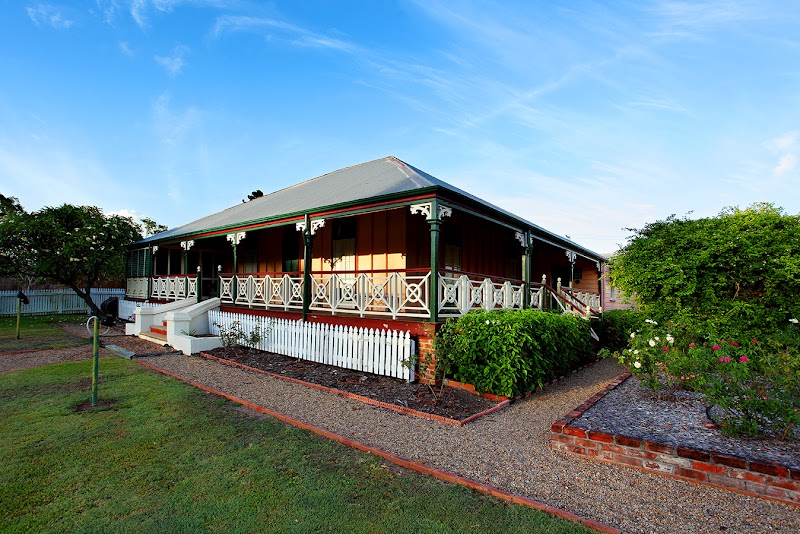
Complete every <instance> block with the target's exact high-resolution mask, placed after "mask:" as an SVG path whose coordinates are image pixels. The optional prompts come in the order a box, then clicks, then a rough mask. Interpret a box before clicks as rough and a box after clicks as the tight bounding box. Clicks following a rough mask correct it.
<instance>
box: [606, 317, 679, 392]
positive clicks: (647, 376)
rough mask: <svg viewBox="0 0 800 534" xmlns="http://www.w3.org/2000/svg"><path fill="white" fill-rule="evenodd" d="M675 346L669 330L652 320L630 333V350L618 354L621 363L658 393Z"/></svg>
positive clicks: (646, 321)
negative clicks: (669, 354) (670, 353)
mask: <svg viewBox="0 0 800 534" xmlns="http://www.w3.org/2000/svg"><path fill="white" fill-rule="evenodd" d="M674 344H675V338H674V337H673V336H672V334H671V333H669V331H668V330H666V329H664V328H659V326H658V323H657V322H656V321H654V320H652V319H645V321H644V326H642V328H641V329H639V330H636V331H634V332H631V333H630V342H629V346H628V349H627V350H624V351H623V352H621V353H618V354H619V356H618V358H619V362H620V363H621V364H623V365H625V366H627V367H628V369H629V370H630V372H631V374H632V375H634V376H636V377H637V378H638V379H640V380H642V381H643V382H644V383H645V384H646V385H647V387H649V388H650V389H651V390H653V391H658V390H659V389H661V388H662V387H663V386H664V380H665V379H666V378H667V376H666V374H665V372H664V363H665V361H667V360H668V359H669V357H668V355H667V353H669V352H670V351H672V350H673V348H674Z"/></svg>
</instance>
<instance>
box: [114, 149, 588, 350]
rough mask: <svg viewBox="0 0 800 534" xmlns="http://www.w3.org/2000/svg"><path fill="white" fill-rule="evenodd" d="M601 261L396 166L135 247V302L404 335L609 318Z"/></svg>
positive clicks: (340, 173)
mask: <svg viewBox="0 0 800 534" xmlns="http://www.w3.org/2000/svg"><path fill="white" fill-rule="evenodd" d="M603 261H604V258H603V256H602V255H600V254H597V253H595V252H592V251H590V250H588V249H586V248H584V247H582V246H580V245H578V244H577V243H574V242H573V241H571V240H569V239H566V238H564V237H562V236H559V235H557V234H554V233H552V232H550V231H548V230H545V229H544V228H541V227H539V226H537V225H535V224H533V223H531V222H529V221H526V220H525V219H522V218H520V217H518V216H516V215H513V214H511V213H509V212H507V211H505V210H503V209H502V208H499V207H497V206H494V205H492V204H490V203H488V202H485V201H483V200H481V199H479V198H477V197H475V196H473V195H471V194H469V193H467V192H465V191H462V190H460V189H458V188H456V187H453V186H452V185H450V184H448V183H446V182H443V181H441V180H439V179H437V178H434V177H433V176H431V175H429V174H427V173H426V172H424V171H422V170H419V169H417V168H415V167H413V166H411V165H409V164H407V163H405V162H403V161H401V160H399V159H397V158H395V157H391V156H390V157H385V158H380V159H376V160H373V161H369V162H366V163H361V164H359V165H354V166H352V167H347V168H344V169H340V170H337V171H334V172H331V173H328V174H325V175H322V176H319V177H316V178H313V179H311V180H308V181H305V182H302V183H299V184H296V185H293V186H291V187H287V188H285V189H281V190H279V191H276V192H274V193H271V194H268V195H264V196H261V197H258V198H254V199H252V200H250V201H249V202H243V203H242V204H238V205H236V206H233V207H231V208H229V209H226V210H224V211H221V212H219V213H215V214H212V215H209V216H207V217H204V218H202V219H199V220H197V221H194V222H191V223H188V224H185V225H183V226H180V227H178V228H173V229H171V230H168V231H166V232H163V233H160V234H157V235H154V236H151V237H148V238H146V239H144V240H142V241H139V242H137V243H134V244H133V245H132V246H131V249H130V256H129V262H128V285H127V298H128V299H131V300H151V301H158V302H170V301H177V300H180V299H186V298H193V297H197V299H198V300H199V301H203V300H204V299H209V298H212V297H213V298H219V303H220V306H221V308H222V310H227V311H239V312H245V313H248V314H256V315H269V316H271V317H284V318H298V319H300V318H302V319H303V320H304V321H313V322H325V323H335V324H347V325H357V326H367V327H378V328H386V327H387V326H388V327H391V328H398V329H402V330H408V331H410V332H411V335H412V336H415V337H416V338H417V340H418V343H419V347H420V351H421V352H425V351H431V350H432V348H431V341H432V336H433V335H434V333H435V330H436V326H437V325H438V324H441V322H442V321H444V320H445V319H447V318H449V317H456V316H459V315H462V314H464V313H467V312H468V311H470V310H473V309H486V310H490V309H521V308H527V307H535V308H547V307H558V308H560V309H564V310H571V311H575V312H576V313H580V314H582V315H587V316H589V315H596V314H597V313H598V311H599V310H601V308H602V304H603V303H602V298H601V279H600V272H601V269H602V263H603Z"/></svg>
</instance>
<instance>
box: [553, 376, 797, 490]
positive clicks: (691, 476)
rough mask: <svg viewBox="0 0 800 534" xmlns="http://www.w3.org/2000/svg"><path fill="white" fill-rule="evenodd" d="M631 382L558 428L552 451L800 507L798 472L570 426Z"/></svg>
mask: <svg viewBox="0 0 800 534" xmlns="http://www.w3.org/2000/svg"><path fill="white" fill-rule="evenodd" d="M629 376H630V375H629V374H628V373H625V374H623V375H620V376H619V377H618V378H617V379H616V380H614V381H613V382H612V383H611V384H609V385H608V386H606V387H605V388H604V389H603V390H602V391H600V392H599V393H597V394H595V395H594V396H592V397H591V398H589V399H588V400H587V401H586V402H584V403H583V404H582V405H580V406H579V407H577V408H576V409H575V410H573V411H571V412H569V413H568V414H567V415H566V416H564V417H563V418H561V419H560V420H558V421H556V422H555V423H553V424H552V426H551V428H550V447H551V448H552V449H553V450H556V451H563V452H566V453H569V454H576V455H578V456H583V457H586V458H590V459H594V460H599V461H601V462H607V463H612V464H617V465H622V466H627V467H634V468H636V469H641V470H645V471H650V472H653V473H658V474H661V475H666V476H671V477H676V478H680V479H683V480H688V481H691V482H696V483H701V484H708V485H711V486H715V487H719V488H724V489H729V490H733V491H737V492H740V493H746V494H749V495H755V496H757V497H766V498H769V499H775V500H779V501H783V502H787V503H790V504H794V505H800V470H798V469H791V468H788V467H786V466H784V465H780V464H776V463H769V462H758V461H750V460H747V459H745V458H741V457H738V456H733V455H730V454H721V453H717V452H714V451H703V450H699V449H694V448H690V447H675V446H671V445H664V444H661V443H656V442H652V441H646V440H643V439H639V438H632V437H629V436H623V435H620V434H609V433H606V432H598V431H593V430H586V429H583V428H578V427H575V426H571V425H570V423H572V421H574V420H575V419H577V418H578V417H580V416H581V415H583V413H584V412H586V411H587V410H588V409H589V408H591V407H592V406H594V404H595V403H596V402H597V401H599V400H600V399H602V398H603V397H604V396H605V395H606V394H607V393H608V392H609V391H611V390H613V389H614V388H615V387H617V386H618V385H620V384H621V383H622V382H624V381H625V380H626V379H627V378H628V377H629Z"/></svg>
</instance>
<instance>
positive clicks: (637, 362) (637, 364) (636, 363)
mask: <svg viewBox="0 0 800 534" xmlns="http://www.w3.org/2000/svg"><path fill="white" fill-rule="evenodd" d="M633 366H634V367H636V368H637V369H640V368H641V367H642V362H640V361H638V360H637V361H635V362H633Z"/></svg>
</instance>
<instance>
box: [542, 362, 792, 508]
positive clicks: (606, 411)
mask: <svg viewBox="0 0 800 534" xmlns="http://www.w3.org/2000/svg"><path fill="white" fill-rule="evenodd" d="M551 432H552V433H551V438H552V441H551V445H552V447H553V448H554V449H556V450H562V451H565V452H569V453H573V454H578V455H581V456H586V457H590V458H593V459H597V460H601V461H605V462H610V463H616V464H620V465H626V466H631V467H636V468H640V469H645V470H649V471H652V472H656V473H660V474H666V475H670V476H676V477H680V478H684V479H687V480H692V481H697V482H703V483H708V484H712V485H715V486H721V487H725V488H728V489H734V490H737V491H742V492H746V493H751V494H754V495H759V496H765V497H770V498H775V499H779V500H782V501H786V502H791V503H794V504H800V440H798V439H788V440H783V441H781V440H777V439H753V438H733V437H727V436H724V435H722V433H721V432H720V430H719V429H718V428H717V427H716V425H714V423H713V422H712V421H710V420H709V419H708V416H707V414H706V407H705V404H704V403H703V400H702V399H701V398H699V397H698V396H697V395H693V394H688V393H685V392H680V391H678V392H676V393H675V395H671V396H667V397H666V398H665V397H664V396H662V397H661V398H656V397H655V396H654V394H653V393H652V392H651V391H649V390H648V389H646V388H645V387H644V386H642V385H641V384H640V383H639V382H638V381H636V380H635V379H632V378H628V375H627V373H626V374H625V375H623V376H621V377H620V378H619V379H617V380H616V381H615V382H613V383H612V384H611V385H609V386H608V387H607V388H606V389H605V390H604V391H602V392H601V393H598V394H597V395H595V396H593V397H592V398H591V399H589V400H587V401H586V402H585V403H584V404H582V405H581V406H579V407H578V408H576V409H575V410H573V411H572V412H570V413H569V414H567V415H566V416H565V417H564V418H562V419H561V420H559V421H557V422H555V423H553V425H552V428H551Z"/></svg>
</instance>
